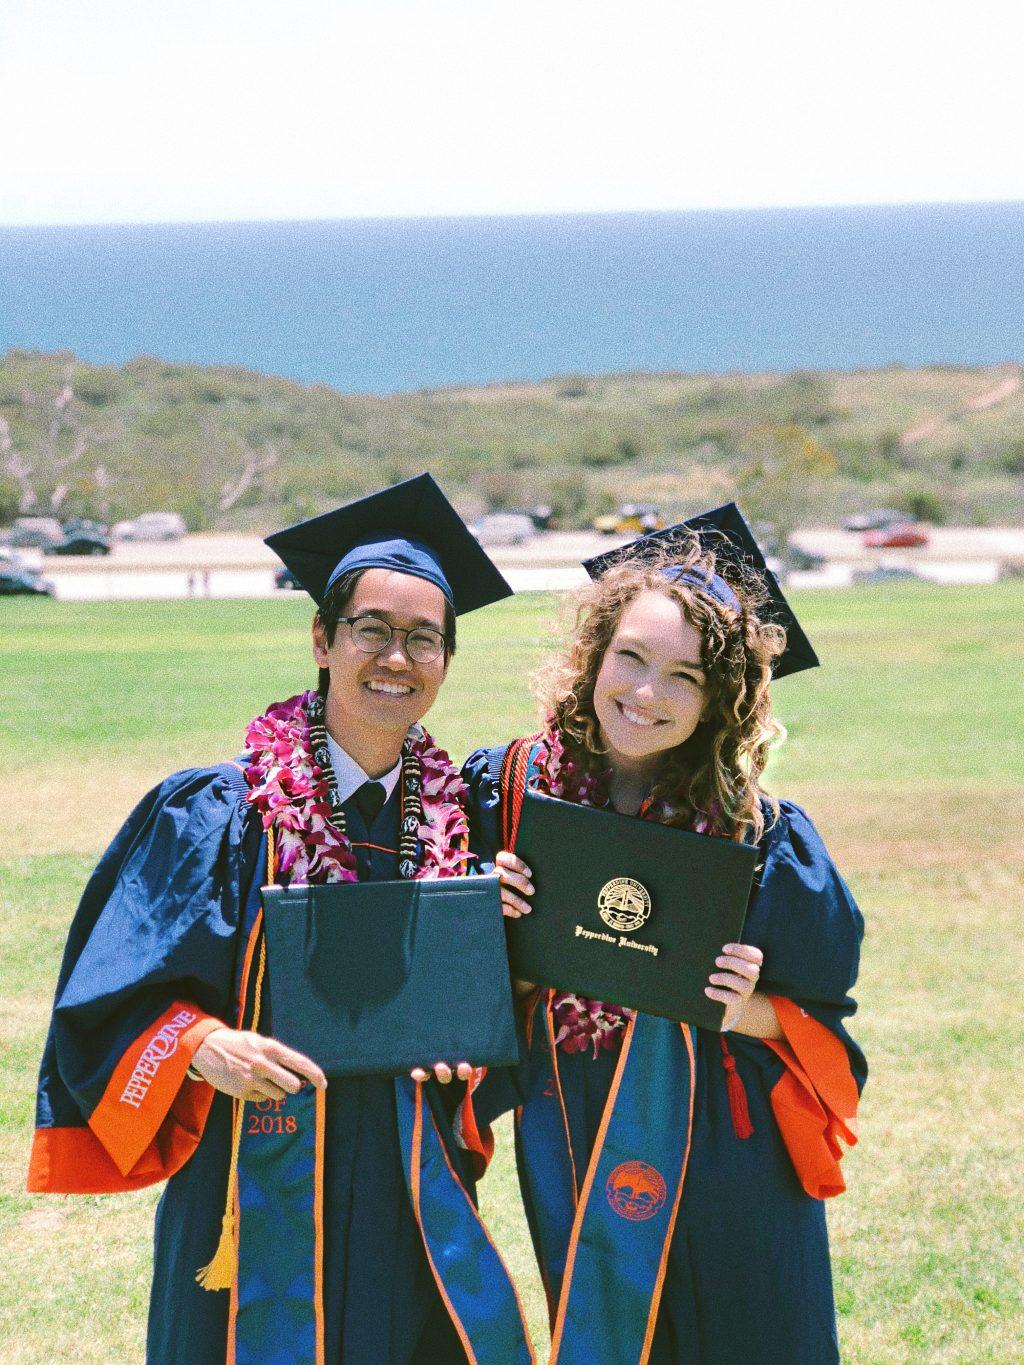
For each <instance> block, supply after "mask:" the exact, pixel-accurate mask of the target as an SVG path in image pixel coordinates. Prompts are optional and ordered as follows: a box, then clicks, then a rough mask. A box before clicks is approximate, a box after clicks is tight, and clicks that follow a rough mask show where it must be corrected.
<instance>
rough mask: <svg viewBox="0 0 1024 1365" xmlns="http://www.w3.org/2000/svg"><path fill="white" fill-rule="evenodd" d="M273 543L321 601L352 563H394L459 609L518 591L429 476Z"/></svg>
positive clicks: (290, 530) (292, 529) (278, 534)
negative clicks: (431, 586)
mask: <svg viewBox="0 0 1024 1365" xmlns="http://www.w3.org/2000/svg"><path fill="white" fill-rule="evenodd" d="M266 544H267V545H269V546H270V548H271V549H272V550H273V551H274V553H275V554H276V555H277V556H278V558H280V559H281V560H283V562H284V563H285V564H286V565H287V566H288V568H289V569H290V570H291V571H292V573H293V574H294V575H295V577H296V579H297V580H298V581H299V582H300V583H301V584H302V586H303V587H304V588H305V589H306V591H307V592H308V593H309V595H310V597H312V598H313V600H314V601H315V602H316V603H317V605H318V606H319V605H320V604H321V603H322V602H323V599H324V595H325V594H326V592H327V590H328V588H329V587H330V586H331V584H332V583H334V582H335V581H336V580H337V579H338V578H339V577H340V576H341V574H343V573H347V572H348V571H349V570H351V569H374V568H376V569H394V570H395V571H396V572H398V573H407V574H411V575H412V576H413V577H415V578H424V579H426V580H427V582H428V583H434V584H435V585H436V586H437V587H438V588H440V590H441V592H443V593H444V595H445V597H446V598H447V599H448V601H449V602H451V604H452V606H453V607H454V608H455V611H456V612H457V613H458V614H461V613H463V612H467V611H474V610H475V609H476V608H477V607H483V606H486V605H487V604H488V603H489V602H497V601H499V600H500V599H501V598H502V597H510V596H511V595H512V589H511V588H510V587H509V585H508V584H507V583H506V582H505V580H504V578H503V577H502V576H501V574H500V573H499V572H498V570H497V569H496V568H495V566H494V564H493V563H492V562H491V560H490V559H489V558H488V556H487V555H486V554H485V552H484V551H483V550H482V549H481V547H480V545H479V543H478V542H477V540H476V538H475V537H474V536H473V534H472V532H471V531H470V530H469V528H468V527H467V526H466V523H465V522H464V521H463V520H462V518H461V517H460V516H459V514H458V512H456V510H455V508H454V507H453V506H452V505H451V503H450V502H449V501H448V499H447V498H446V497H445V495H444V494H443V493H442V492H441V490H440V488H439V487H438V486H437V484H436V483H435V481H434V479H433V478H432V477H431V476H430V475H429V474H419V475H417V477H416V478H414V479H406V480H405V481H404V482H403V483H399V484H395V485H394V487H392V488H385V489H382V490H381V491H380V492H379V493H371V494H370V496H369V497H366V498H359V499H358V501H356V502H351V503H349V504H348V505H347V506H345V507H339V508H337V509H336V510H335V511H333V512H325V513H324V514H323V515H322V516H319V517H311V518H310V519H309V520H308V521H302V522H299V523H298V525H296V526H289V527H287V528H286V529H285V530H283V531H275V532H274V534H273V535H271V536H267V539H266Z"/></svg>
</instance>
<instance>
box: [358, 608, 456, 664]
mask: <svg viewBox="0 0 1024 1365" xmlns="http://www.w3.org/2000/svg"><path fill="white" fill-rule="evenodd" d="M338 624H339V625H346V626H348V627H349V629H350V630H351V632H352V643H353V644H354V645H355V647H356V649H361V650H362V651H363V653H364V654H380V653H382V652H383V651H384V650H385V649H387V647H388V645H389V644H390V643H391V641H392V640H393V639H394V637H395V636H396V635H404V636H405V644H404V646H403V647H404V649H405V652H406V654H408V656H409V658H410V659H412V660H413V662H414V663H417V664H431V663H433V662H434V660H435V659H439V658H440V657H441V655H442V654H443V653H444V648H445V644H446V643H447V641H446V640H445V637H444V636H443V635H442V634H441V632H440V631H439V630H432V629H431V627H430V626H410V627H409V628H408V629H405V628H404V627H402V626H389V625H388V623H387V621H382V620H381V619H380V617H379V616H339V617H338Z"/></svg>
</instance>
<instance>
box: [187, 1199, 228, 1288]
mask: <svg viewBox="0 0 1024 1365" xmlns="http://www.w3.org/2000/svg"><path fill="white" fill-rule="evenodd" d="M237 1270H238V1256H237V1254H236V1252H235V1211H234V1209H232V1210H231V1212H230V1213H225V1215H224V1217H223V1218H222V1219H221V1222H220V1241H219V1242H218V1243H217V1250H216V1251H215V1252H214V1253H213V1260H212V1261H211V1262H210V1264H209V1265H204V1266H203V1268H202V1269H201V1270H197V1271H196V1284H198V1285H199V1286H200V1287H201V1288H203V1289H230V1288H231V1286H232V1285H233V1284H234V1282H235V1274H236V1272H237Z"/></svg>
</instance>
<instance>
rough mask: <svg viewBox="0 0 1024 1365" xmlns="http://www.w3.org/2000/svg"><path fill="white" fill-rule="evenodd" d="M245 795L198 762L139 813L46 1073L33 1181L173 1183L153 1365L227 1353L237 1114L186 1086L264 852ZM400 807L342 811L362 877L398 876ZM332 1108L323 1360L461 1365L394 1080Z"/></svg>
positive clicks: (223, 1101) (237, 779)
mask: <svg viewBox="0 0 1024 1365" xmlns="http://www.w3.org/2000/svg"><path fill="white" fill-rule="evenodd" d="M245 793H246V787H245V782H244V779H243V777H242V774H241V772H240V771H239V770H238V769H237V768H236V767H235V766H233V765H230V764H225V765H223V766H220V767H216V768H210V769H192V770H189V771H186V772H182V773H176V774H174V775H173V776H172V777H169V778H168V779H167V780H166V781H165V782H163V783H161V784H160V786H159V787H157V788H156V789H155V790H154V791H153V792H151V793H150V794H149V795H148V796H147V797H146V798H145V799H144V800H143V801H142V802H141V803H140V805H139V806H138V807H137V808H136V810H135V811H134V812H133V813H132V815H131V816H130V817H129V819H128V821H127V823H126V824H125V826H124V827H123V828H122V830H121V831H120V833H119V834H118V835H117V837H116V838H115V839H114V841H113V843H112V844H111V846H110V848H109V849H108V851H107V853H106V854H105V855H104V857H103V859H102V860H101V862H100V864H99V866H98V867H97V869H96V871H95V872H94V873H93V875H92V877H91V878H90V881H89V883H88V885H87V887H86V889H85V893H84V895H83V897H82V902H81V905H80V906H79V910H78V913H77V915H76V917H75V920H74V923H73V925H72V928H71V932H70V935H69V939H68V946H67V949H66V952H65V957H64V963H63V966H62V968H61V973H60V979H59V983H58V988H57V997H56V1003H55V1011H54V1018H53V1023H52V1025H51V1029H50V1033H49V1036H48V1039H47V1043H46V1051H45V1054H44V1058H43V1063H42V1069H41V1076H40V1093H39V1102H38V1109H37V1137H36V1144H35V1148H34V1152H33V1160H32V1166H31V1168H30V1176H29V1186H30V1188H32V1189H49V1190H71V1191H76V1190H85V1191H103V1190H112V1189H127V1188H133V1187H135V1186H139V1185H144V1184H151V1183H153V1182H154V1181H156V1180H159V1179H163V1178H164V1177H166V1176H170V1179H169V1181H168V1184H167V1186H166V1189H165V1191H164V1194H163V1197H162V1198H161V1200H160V1204H159V1208H158V1211H157V1218H156V1231H155V1261H154V1273H153V1289H152V1297H151V1303H150V1318H149V1332H148V1345H147V1359H148V1360H149V1361H150V1362H153V1363H154V1365H172V1363H173V1365H177V1363H178V1362H180V1365H207V1362H209V1365H220V1362H223V1361H224V1359H225V1350H226V1331H227V1317H228V1294H227V1293H226V1292H208V1291H206V1290H203V1289H201V1288H200V1287H199V1286H198V1285H197V1284H196V1282H195V1274H196V1270H197V1268H198V1267H199V1266H201V1265H203V1264H205V1263H206V1262H207V1261H208V1260H209V1259H210V1256H211V1254H212V1252H213V1249H214V1247H215V1246H216V1244H217V1239H218V1235H219V1232H220V1222H221V1215H222V1213H223V1209H224V1201H225V1194H226V1180H227V1171H228V1165H229V1155H230V1144H231V1131H230V1130H231V1108H232V1106H231V1102H230V1099H229V1098H228V1097H227V1096H225V1095H222V1094H220V1093H216V1094H214V1095H213V1096H212V1103H211V1095H210V1087H208V1086H202V1085H196V1084H194V1083H193V1082H191V1081H188V1080H184V1079H183V1073H184V1070H185V1067H186V1066H187V1064H188V1060H189V1059H190V1057H191V1055H192V1052H194V1050H195V1047H196V1046H198V1042H199V1041H201V1036H202V1034H203V1028H204V1026H207V1027H209V1026H213V1025H214V1022H215V1021H223V1022H226V1023H230V1024H233V1023H234V1020H235V1018H236V1008H237V996H238V985H239V981H240V979H241V975H242V967H243V958H244V955H245V951H246V947H247V940H248V935H249V926H250V925H251V923H252V921H253V919H254V916H255V911H256V909H257V907H258V903H259V897H258V888H259V886H260V884H261V882H262V880H263V871H264V869H263V865H262V859H263V856H264V855H263V850H264V849H265V844H264V843H263V841H262V831H261V827H260V822H259V817H258V815H257V814H256V812H255V811H254V810H253V809H252V808H251V807H250V806H248V805H247V803H246V802H245V799H244V798H245ZM398 812H399V799H398V789H397V788H396V792H395V793H394V794H393V796H392V799H391V800H389V801H388V803H387V804H386V805H385V806H384V808H383V809H382V811H381V812H380V814H379V816H378V817H377V819H376V821H375V822H374V825H373V828H372V830H367V829H366V828H365V826H364V824H363V821H362V817H361V815H360V814H359V811H358V808H357V807H356V805H355V802H354V801H349V802H347V803H346V805H345V815H346V819H347V821H348V829H349V831H350V834H351V837H352V840H353V843H354V845H356V856H357V861H358V864H359V876H360V879H361V880H365V879H386V878H393V877H394V876H396V875H397V857H396V854H395V852H394V850H395V849H396V848H397V840H398V819H399V815H398ZM359 844H373V845H377V846H378V847H359ZM165 1016H167V1021H166V1022H165V1023H164V1024H163V1026H162V1031H161V1030H158V1034H159V1036H158V1037H157V1039H156V1043H155V1044H154V1045H153V1046H152V1047H151V1048H150V1049H149V1053H150V1056H149V1059H148V1061H147V1062H146V1063H145V1065H141V1064H137V1065H135V1067H134V1070H132V1071H131V1072H130V1074H129V1076H128V1079H127V1081H126V1080H125V1075H124V1066H125V1063H124V1058H125V1057H126V1056H134V1055H135V1053H134V1052H133V1048H134V1049H135V1050H136V1051H137V1047H136V1045H137V1041H138V1039H139V1038H140V1036H141V1035H145V1034H146V1033H147V1030H152V1029H153V1028H154V1025H155V1023H157V1022H159V1021H160V1020H161V1019H162V1018H164V1017H165ZM119 1067H120V1071H119ZM140 1067H141V1069H140ZM161 1087H163V1092H162V1093H158V1092H160V1091H161ZM425 1089H426V1090H427V1092H428V1098H429V1101H430V1107H431V1110H432V1111H433V1112H434V1114H435V1117H436V1118H437V1119H438V1126H439V1128H440V1131H441V1134H442V1138H443V1139H444V1142H445V1146H446V1148H447V1150H448V1154H449V1158H450V1160H451V1162H452V1164H453V1166H454V1167H455V1169H456V1170H457V1172H458V1173H459V1175H460V1177H461V1178H462V1179H463V1182H464V1183H465V1184H466V1185H467V1187H468V1188H469V1189H470V1190H472V1174H471V1171H470V1170H469V1167H468V1163H467V1162H466V1159H465V1154H464V1153H463V1152H462V1151H461V1150H460V1149H459V1148H458V1147H457V1145H456V1143H455V1141H454V1139H453V1138H452V1135H451V1125H450V1108H451V1106H452V1105H453V1103H454V1101H455V1100H456V1098H457V1097H456V1096H454V1095H453V1096H448V1095H443V1094H442V1093H440V1092H442V1091H443V1090H445V1089H446V1088H445V1087H440V1086H437V1084H436V1082H431V1083H430V1084H429V1085H428V1086H427V1087H425ZM451 1089H452V1090H454V1089H455V1087H454V1086H453V1087H451ZM459 1089H460V1091H461V1089H462V1088H461V1087H459ZM164 1092H165V1093H164ZM126 1096H127V1099H128V1103H126V1102H125V1097H126ZM136 1100H137V1101H138V1106H137V1107H136V1104H135V1101H136ZM326 1103H327V1114H326V1134H327V1136H326V1147H325V1178H324V1276H323V1281H324V1322H325V1332H324V1337H325V1342H326V1360H327V1361H328V1362H356V1363H357V1365H362V1362H369V1361H373V1362H378V1361H380V1362H412V1361H419V1360H425V1361H430V1362H435V1361H436V1362H447V1361H464V1360H465V1358H466V1356H465V1352H464V1351H463V1349H462V1347H461V1345H460V1344H459V1341H458V1338H457V1336H456V1334H455V1331H454V1329H453V1327H452V1325H451V1321H450V1318H449V1316H448V1313H447V1312H446V1311H445V1308H444V1305H443V1303H442V1300H441V1297H440V1295H439V1293H438V1290H437V1288H436V1285H435V1282H434V1279H433V1277H432V1275H431V1272H430V1268H429V1265H428V1263H427V1259H426V1255H425V1252H424V1247H423V1241H422V1237H421V1235H420V1232H419V1229H418V1227H417V1224H416V1222H415V1219H414V1216H413V1212H412V1209H411V1206H410V1202H409V1196H408V1191H407V1188H406V1185H405V1180H404V1176H403V1170H402V1153H401V1148H400V1143H399V1134H398V1125H397V1119H396V1110H395V1089H394V1083H393V1082H392V1081H391V1080H390V1079H389V1078H386V1077H364V1078H357V1079H344V1080H333V1081H331V1083H330V1085H329V1086H328V1089H327V1101H326ZM147 1106H150V1107H152V1108H154V1115H153V1117H152V1118H151V1119H150V1120H149V1127H151V1128H152V1129H153V1131H152V1133H151V1134H149V1137H150V1140H149V1142H148V1143H147V1144H146V1145H145V1147H144V1149H143V1150H141V1151H136V1150H135V1149H136V1148H138V1146H139V1145H140V1143H141V1142H142V1141H143V1140H144V1139H145V1137H146V1136H147V1134H146V1133H143V1134H142V1136H141V1137H137V1135H136V1134H135V1133H134V1132H133V1133H128V1132H127V1130H126V1129H125V1124H126V1122H129V1121H133V1120H134V1121H137V1122H141V1121H142V1120H144V1119H145V1117H146V1110H147ZM446 1106H447V1108H446ZM156 1111H159V1112H156ZM97 1116H98V1117H97ZM108 1116H109V1118H108ZM90 1117H92V1118H93V1119H94V1120H95V1121H96V1123H97V1124H98V1126H99V1128H100V1131H101V1132H102V1133H103V1134H104V1139H103V1140H100V1139H98V1138H97V1134H96V1131H95V1127H94V1126H87V1120H89V1119H90ZM158 1120H159V1122H158ZM143 1126H144V1127H145V1124H143ZM112 1152H113V1158H112V1155H111V1153H112ZM268 1359H269V1357H268Z"/></svg>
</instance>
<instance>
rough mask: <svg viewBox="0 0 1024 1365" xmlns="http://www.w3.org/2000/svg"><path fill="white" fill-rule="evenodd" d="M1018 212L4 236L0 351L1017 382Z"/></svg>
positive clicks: (513, 370)
mask: <svg viewBox="0 0 1024 1365" xmlns="http://www.w3.org/2000/svg"><path fill="white" fill-rule="evenodd" d="M1022 322H1024V204H987V205H986V204H982V205H927V206H902V207H872V208H827V209H774V210H751V211H728V212H725V211H721V212H720V211H713V212H693V213H636V214H608V215H598V214H592V215H575V216H574V215H566V216H557V217H556V216H552V217H505V218H502V217H498V218H461V219H458V218H453V219H399V220H348V221H331V222H301V223H227V224H207V225H199V226H195V225H191V226H190V225H178V226H133V227H116V226H113V227H80V228H0V351H2V350H3V349H6V348H7V347H10V346H17V347H27V348H33V349H41V350H70V351H75V352H77V353H78V354H79V355H80V356H82V357H83V358H85V359H87V360H91V361H94V362H101V363H120V362H122V361H124V360H127V359H129V358H130V357H131V356H133V355H137V354H139V353H147V354H151V355H159V356H161V357H164V358H165V359H167V360H174V361H194V362H198V363H202V364H234V365H243V366H247V367H249V368H252V369H255V370H262V371H266V372H269V373H272V374H280V375H287V376H289V377H291V378H294V379H298V380H302V381H305V382H310V383H314V382H322V383H327V384H331V385H334V386H335V387H337V388H339V389H342V390H346V391H353V392H370V393H386V392H389V391H392V390H396V389H414V388H424V387H435V386H444V385H453V384H479V383H487V382H491V381H498V380H505V379H512V380H516V379H534V378H541V377H543V376H546V375H551V374H563V373H567V372H576V371H579V372H601V371H604V372H621V371H657V370H688V371H719V372H726V371H754V370H791V369H819V368H829V369H831V368H841V369H854V368H864V367H871V366H878V365H888V364H892V363H902V364H905V365H919V364H926V363H948V364H983V363H994V362H999V361H1005V360H1024V327H1022Z"/></svg>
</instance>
